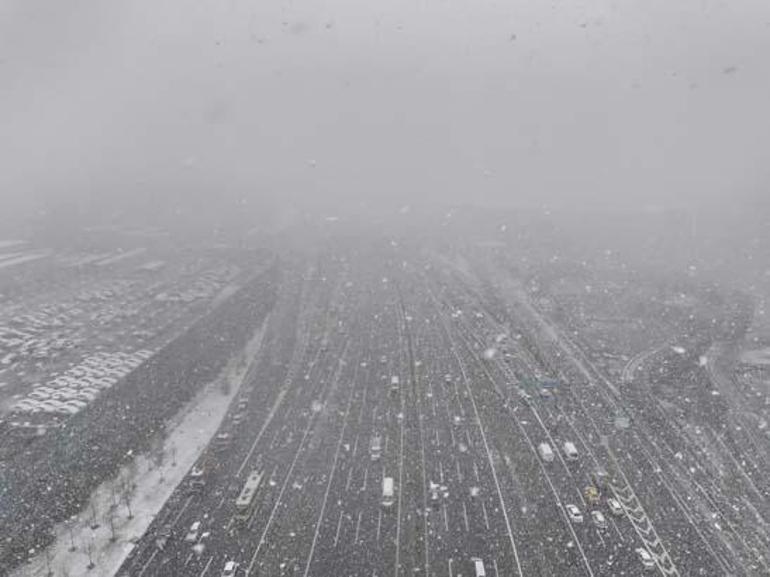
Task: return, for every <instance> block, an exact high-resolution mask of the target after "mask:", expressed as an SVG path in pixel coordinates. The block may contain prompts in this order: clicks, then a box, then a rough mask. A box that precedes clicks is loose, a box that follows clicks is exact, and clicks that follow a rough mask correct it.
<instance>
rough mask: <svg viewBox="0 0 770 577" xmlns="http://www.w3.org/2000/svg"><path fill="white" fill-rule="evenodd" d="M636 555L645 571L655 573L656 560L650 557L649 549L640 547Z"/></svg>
mask: <svg viewBox="0 0 770 577" xmlns="http://www.w3.org/2000/svg"><path fill="white" fill-rule="evenodd" d="M636 554H637V555H638V557H639V561H640V562H641V564H642V567H643V568H644V570H645V571H655V559H653V558H652V555H650V552H649V551H648V550H647V549H645V548H644V547H639V548H637V549H636Z"/></svg>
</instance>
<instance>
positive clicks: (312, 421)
mask: <svg viewBox="0 0 770 577" xmlns="http://www.w3.org/2000/svg"><path fill="white" fill-rule="evenodd" d="M349 344H350V343H349V342H348V343H346V344H345V349H344V350H343V351H342V355H341V357H340V358H344V357H345V356H346V355H347V351H348V347H349ZM341 370H342V365H341V364H340V365H339V366H338V368H337V374H336V375H335V376H334V377H333V378H332V379H331V381H336V380H337V379H338V378H339V372H340V371H341ZM317 414H318V413H313V415H312V416H311V417H310V419H309V420H308V423H307V426H306V427H305V431H304V433H303V434H302V439H301V440H300V443H299V446H298V447H297V452H296V453H295V454H294V458H293V459H292V461H291V465H290V466H289V471H288V472H287V473H286V478H285V479H284V481H283V484H282V485H281V490H280V491H279V492H278V498H277V499H276V502H275V505H274V506H273V510H272V511H270V516H269V517H268V518H267V523H266V524H265V528H264V530H263V531H262V535H260V537H259V541H258V542H257V548H256V549H255V550H254V554H253V555H252V556H251V561H250V562H249V566H248V568H247V569H246V574H247V575H250V574H251V570H252V569H253V568H254V565H255V564H256V562H257V557H258V556H259V552H260V550H261V549H262V547H263V546H264V544H265V537H266V536H267V532H268V531H269V530H270V527H271V526H272V524H273V519H274V518H275V515H276V513H277V512H278V507H280V505H281V500H282V499H283V494H284V493H285V492H286V487H287V486H288V485H289V480H290V479H291V476H292V474H293V473H294V468H295V467H296V466H297V461H299V456H300V454H302V448H303V447H304V446H305V443H306V442H307V438H308V436H309V435H310V431H311V430H312V429H313V425H314V424H315V420H316V415H317Z"/></svg>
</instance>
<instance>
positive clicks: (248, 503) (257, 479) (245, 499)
mask: <svg viewBox="0 0 770 577" xmlns="http://www.w3.org/2000/svg"><path fill="white" fill-rule="evenodd" d="M261 484H262V472H261V471H252V472H251V474H250V475H249V478H248V479H246V483H244V485H243V489H241V493H240V495H238V498H237V499H236V500H235V515H236V517H237V519H238V520H239V521H246V520H247V519H248V518H249V515H251V510H252V506H253V505H254V497H256V496H257V490H258V489H259V487H260V485H261Z"/></svg>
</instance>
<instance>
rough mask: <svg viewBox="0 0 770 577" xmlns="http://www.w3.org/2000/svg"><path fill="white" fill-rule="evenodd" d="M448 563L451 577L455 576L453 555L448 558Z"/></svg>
mask: <svg viewBox="0 0 770 577" xmlns="http://www.w3.org/2000/svg"><path fill="white" fill-rule="evenodd" d="M447 565H449V577H454V573H452V558H451V557H450V558H449V559H448V560H447Z"/></svg>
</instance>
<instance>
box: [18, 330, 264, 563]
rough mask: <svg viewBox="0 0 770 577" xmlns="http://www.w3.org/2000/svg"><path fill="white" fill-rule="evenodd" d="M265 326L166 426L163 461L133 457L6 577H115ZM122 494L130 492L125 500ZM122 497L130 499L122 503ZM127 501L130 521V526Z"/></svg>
mask: <svg viewBox="0 0 770 577" xmlns="http://www.w3.org/2000/svg"><path fill="white" fill-rule="evenodd" d="M268 320H269V318H268V319H266V320H265V322H264V323H263V324H262V327H260V329H258V330H257V331H256V332H255V334H254V335H253V337H252V338H251V340H250V341H249V342H248V344H247V345H246V347H245V348H244V350H243V351H241V353H240V354H238V355H237V356H235V357H234V358H233V360H232V361H231V362H230V363H229V364H228V365H227V367H226V368H225V369H224V370H223V372H222V374H221V375H220V376H219V378H218V379H217V380H215V381H214V382H212V383H209V384H208V385H206V386H205V387H204V388H203V389H202V390H201V391H200V393H198V395H196V397H195V398H194V399H192V400H191V401H190V402H189V403H188V404H187V405H186V406H185V407H184V408H183V409H182V410H181V411H180V412H179V413H178V415H177V417H176V419H175V421H174V422H172V423H169V427H168V431H169V433H168V436H167V437H166V438H165V439H164V440H163V445H162V450H163V455H164V457H163V459H162V460H161V459H157V458H153V456H152V455H140V456H138V457H137V458H136V459H134V460H133V461H132V462H131V463H130V464H128V465H126V466H125V467H124V468H123V469H122V470H121V471H120V472H119V474H118V475H117V477H116V479H115V480H112V481H108V482H105V483H103V484H102V485H100V486H99V488H98V489H97V490H96V491H94V493H93V495H92V496H91V500H90V503H89V505H88V506H87V507H86V508H85V509H84V510H83V511H82V512H81V514H80V515H79V516H78V517H77V518H74V519H72V520H70V522H67V523H61V524H59V525H58V526H57V527H56V530H55V533H56V541H55V542H54V543H53V544H52V545H51V546H50V547H49V548H48V549H47V550H45V551H41V552H38V554H37V555H35V556H34V557H33V558H32V559H31V560H30V562H29V563H28V564H27V565H24V566H22V567H20V568H19V569H17V570H16V571H15V572H14V573H12V577H44V576H46V575H48V574H49V571H53V575H56V576H57V577H59V576H61V577H78V576H81V575H83V576H85V575H89V576H95V575H98V576H99V577H107V576H111V575H115V573H116V572H117V571H118V569H119V568H120V565H121V564H122V563H123V561H124V559H125V558H126V557H127V556H128V554H129V553H130V552H131V549H132V547H133V546H134V545H133V544H134V543H135V542H136V541H137V540H138V539H139V538H140V537H141V536H142V535H143V534H144V532H145V531H146V530H147V528H148V527H149V525H150V523H151V522H152V520H153V518H154V516H155V515H156V514H157V513H158V512H159V511H160V509H161V508H162V507H163V504H164V503H165V501H166V500H167V499H168V498H169V497H170V496H171V494H172V493H173V491H174V489H175V488H176V487H177V485H179V483H180V482H182V480H183V479H184V477H185V475H186V474H187V472H188V471H189V469H190V468H191V467H192V466H193V464H194V463H195V461H196V460H197V459H198V457H199V455H200V454H201V452H202V451H203V449H204V448H205V447H206V445H207V444H208V442H209V440H210V439H211V437H212V436H213V435H214V433H215V432H216V430H217V428H218V427H219V424H220V422H221V421H222V419H223V418H224V416H225V413H226V412H227V408H228V406H229V405H230V402H231V401H232V399H233V398H234V397H235V396H236V395H237V394H238V391H239V389H240V387H241V385H242V384H243V381H244V380H245V377H246V375H247V373H248V370H249V367H250V366H251V364H252V362H253V361H254V359H255V357H256V355H257V353H258V351H259V347H260V346H261V343H262V336H263V334H264V328H265V327H266V326H267V322H268ZM225 381H229V385H230V386H229V387H224V386H223V384H224V382H225ZM225 390H227V391H228V392H227V393H225V392H224V391H225ZM158 453H160V451H158ZM124 487H132V490H129V491H128V492H127V493H126V491H125V490H124V489H123V488H124ZM123 494H128V495H129V498H128V499H125V498H122V497H121V495H123ZM126 501H128V504H129V505H130V508H131V512H132V514H133V515H132V518H131V519H129V518H128V516H129V515H128V505H127V503H126ZM111 510H112V513H110V511H111ZM110 517H111V518H112V527H113V528H114V535H115V539H114V540H113V539H112V535H113V529H112V528H111V527H110ZM97 524H98V526H97ZM92 526H93V527H95V528H92ZM91 563H92V565H91V567H90V568H89V564H91Z"/></svg>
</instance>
